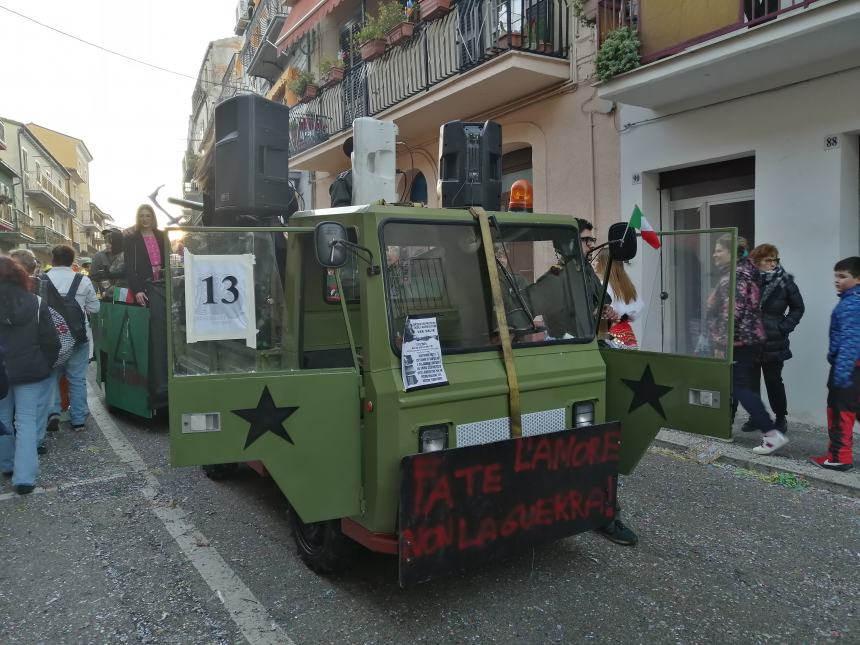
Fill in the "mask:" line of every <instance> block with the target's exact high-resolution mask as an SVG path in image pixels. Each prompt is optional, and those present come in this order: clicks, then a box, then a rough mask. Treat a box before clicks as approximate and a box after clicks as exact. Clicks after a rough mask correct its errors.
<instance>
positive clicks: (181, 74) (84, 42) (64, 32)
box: [0, 4, 237, 89]
mask: <svg viewBox="0 0 860 645" xmlns="http://www.w3.org/2000/svg"><path fill="white" fill-rule="evenodd" d="M0 9H2V10H3V11H8V12H9V13H11V14H14V15H16V16H18V17H19V18H23V19H24V20H29V21H30V22H32V23H34V24H37V25H39V26H40V27H43V28H45V29H49V30H51V31H54V32H56V33H58V34H61V35H63V36H66V37H67V38H71V39H72V40H77V41H78V42H80V43H83V44H84V45H89V46H90V47H95V48H96V49H99V50H101V51H103V52H106V53H108V54H112V55H114V56H119V57H120V58H124V59H125V60H129V61H131V62H133V63H137V64H138V65H143V66H145V67H151V68H152V69H157V70H158V71H160V72H166V73H168V74H173V75H174V76H180V77H182V78H188V79H191V80H192V81H200V82H201V83H206V84H208V85H217V86H218V87H229V88H231V89H237V88H236V87H234V86H232V85H224V84H223V83H218V82H216V81H205V80H203V79H202V78H197V77H196V76H191V75H189V74H183V73H182V72H177V71H175V70H172V69H168V68H166V67H161V66H160V65H156V64H154V63H148V62H146V61H145V60H140V59H139V58H135V57H134V56H129V55H127V54H123V53H121V52H118V51H115V50H113V49H108V48H107V47H103V46H102V45H99V44H97V43H94V42H90V41H89V40H86V39H84V38H81V37H80V36H75V35H74V34H70V33H68V32H66V31H63V30H62V29H58V28H57V27H53V26H51V25H48V24H46V23H44V22H40V21H38V20H36V19H35V18H31V17H30V16H27V15H24V14H23V13H20V12H19V11H15V10H14V9H10V8H9V7H6V6H4V5H2V4H0Z"/></svg>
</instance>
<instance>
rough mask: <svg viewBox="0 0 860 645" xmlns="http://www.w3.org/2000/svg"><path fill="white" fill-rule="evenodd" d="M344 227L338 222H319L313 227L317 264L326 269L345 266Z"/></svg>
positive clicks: (345, 239)
mask: <svg viewBox="0 0 860 645" xmlns="http://www.w3.org/2000/svg"><path fill="white" fill-rule="evenodd" d="M346 242H347V236H346V227H345V226H344V225H343V224H339V223H338V222H320V223H319V224H317V225H316V226H315V227H314V248H315V250H316V254H317V262H319V263H320V264H321V265H322V266H324V267H325V268H327V269H338V268H340V267H342V266H343V265H344V264H346V258H347V250H346V247H347V245H346Z"/></svg>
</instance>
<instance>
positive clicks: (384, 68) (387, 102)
mask: <svg viewBox="0 0 860 645" xmlns="http://www.w3.org/2000/svg"><path fill="white" fill-rule="evenodd" d="M569 12H570V10H569V9H568V5H567V2H566V1H565V0H537V1H531V0H507V1H506V2H498V0H462V1H461V2H459V3H457V4H456V5H455V6H454V8H453V10H452V11H451V12H450V13H448V14H447V15H446V16H445V17H443V18H440V19H439V20H434V21H432V22H429V23H419V24H418V25H416V28H415V33H414V35H413V37H412V38H411V39H410V40H409V41H408V42H406V43H405V44H403V45H398V46H395V47H391V48H390V49H389V51H388V52H387V53H386V54H385V55H384V56H382V57H381V58H378V59H376V60H374V61H371V62H368V63H359V64H358V65H355V66H353V67H351V68H349V69H347V70H346V73H345V75H344V79H343V81H341V82H340V83H338V84H337V85H334V86H333V87H330V88H326V89H324V90H322V91H321V92H320V94H319V96H318V97H317V98H315V99H312V100H311V101H309V102H307V103H303V104H301V105H298V106H295V107H293V108H292V109H291V111H290V144H291V148H290V154H291V155H297V154H300V153H302V152H304V151H305V150H308V149H309V148H312V147H313V146H315V145H318V144H319V143H321V142H323V141H325V140H326V139H327V138H328V137H329V136H331V135H333V134H336V133H337V132H340V131H341V130H344V129H347V128H350V127H352V122H353V120H354V119H356V118H358V117H362V116H373V115H376V114H378V113H380V112H382V111H383V110H386V109H388V108H390V107H392V106H394V105H396V104H398V103H400V102H402V101H405V100H406V99H408V98H410V97H412V96H414V95H416V94H418V93H420V92H426V91H428V90H430V89H431V88H432V87H433V86H434V85H436V84H438V83H440V82H442V81H444V80H446V79H448V78H451V77H453V76H456V75H457V74H462V73H464V72H466V71H468V70H470V69H473V68H474V67H476V66H478V65H481V64H483V63H485V62H487V61H488V60H490V59H492V58H494V57H496V56H498V55H499V54H501V53H504V52H506V51H508V50H511V49H513V50H519V51H524V52H529V53H534V54H541V55H543V56H552V57H556V58H566V57H567V56H568V52H569V47H570V32H569V25H570V13H569Z"/></svg>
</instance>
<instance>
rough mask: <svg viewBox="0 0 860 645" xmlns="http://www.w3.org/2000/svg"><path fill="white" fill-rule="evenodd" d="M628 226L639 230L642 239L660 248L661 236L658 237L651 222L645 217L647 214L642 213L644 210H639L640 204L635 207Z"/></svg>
mask: <svg viewBox="0 0 860 645" xmlns="http://www.w3.org/2000/svg"><path fill="white" fill-rule="evenodd" d="M628 226H630V227H632V228H635V229H636V230H637V231H639V232H640V234H641V235H642V239H643V240H644V241H645V242H647V243H648V244H650V245H651V246H652V247H654V248H655V249H659V248H660V238H659V237H657V234H656V233H655V232H654V229H653V228H652V226H651V223H650V222H649V221H648V220H647V219H645V216H644V215H643V214H642V211H641V210H639V206H638V205H636V206H634V208H633V214H632V215H631V216H630V224H628Z"/></svg>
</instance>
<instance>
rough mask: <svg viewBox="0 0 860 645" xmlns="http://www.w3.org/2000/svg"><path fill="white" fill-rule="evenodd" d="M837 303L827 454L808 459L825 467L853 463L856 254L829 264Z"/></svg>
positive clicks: (857, 400)
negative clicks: (833, 265) (831, 267)
mask: <svg viewBox="0 0 860 645" xmlns="http://www.w3.org/2000/svg"><path fill="white" fill-rule="evenodd" d="M833 271H834V279H835V286H836V293H837V295H838V296H839V304H837V305H836V307H835V308H834V309H833V313H832V314H831V315H830V347H829V351H828V352H827V361H828V362H829V363H830V376H829V377H828V378H827V434H828V435H829V437H830V443H829V445H828V446H827V454H826V455H822V456H820V457H812V458H811V461H812V463H814V464H816V465H818V466H821V467H822V468H827V469H829V470H850V469H851V467H852V466H853V465H854V454H853V447H852V443H853V440H854V436H853V432H854V424H855V423H856V422H857V415H858V413H860V257H858V256H854V257H850V258H845V259H844V260H840V261H839V262H837V263H836V266H835V267H833Z"/></svg>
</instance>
